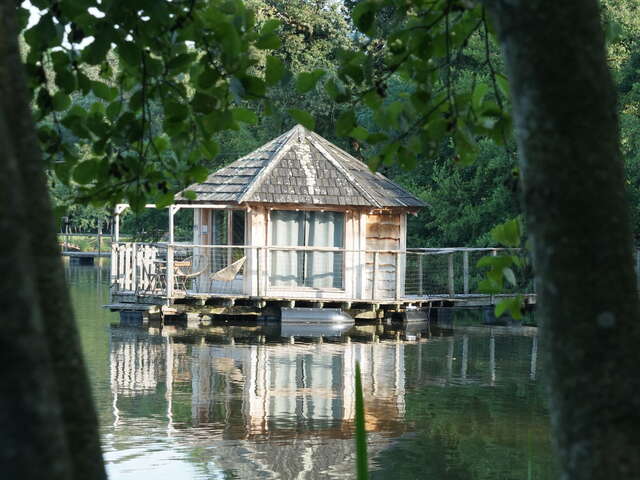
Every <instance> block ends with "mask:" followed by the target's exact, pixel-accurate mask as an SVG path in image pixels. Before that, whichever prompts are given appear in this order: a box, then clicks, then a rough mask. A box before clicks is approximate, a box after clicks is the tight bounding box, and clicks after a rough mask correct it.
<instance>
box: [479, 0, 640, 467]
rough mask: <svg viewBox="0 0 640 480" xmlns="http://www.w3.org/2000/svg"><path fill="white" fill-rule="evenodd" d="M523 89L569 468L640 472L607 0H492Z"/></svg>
mask: <svg viewBox="0 0 640 480" xmlns="http://www.w3.org/2000/svg"><path fill="white" fill-rule="evenodd" d="M486 5H487V7H488V9H489V12H490V14H491V15H492V17H493V19H494V20H495V23H496V26H497V30H498V32H499V34H498V35H499V40H500V44H501V46H502V48H503V53H504V56H505V60H506V65H507V71H508V76H509V81H510V85H511V90H512V97H513V98H512V101H513V111H514V119H515V132H516V138H517V142H518V149H519V154H520V167H521V172H522V177H523V192H524V199H525V211H526V219H527V228H528V232H529V234H530V237H531V240H532V245H533V263H534V268H535V271H536V291H537V293H538V307H539V308H538V318H540V319H541V320H542V332H543V339H544V342H545V346H546V351H547V355H546V358H547V368H546V370H547V373H548V377H549V385H550V391H551V392H550V393H551V420H552V426H553V431H554V437H555V440H556V443H557V451H558V454H559V458H560V466H561V470H562V473H563V478H568V479H612V478H616V479H631V478H634V479H635V478H640V455H638V452H639V451H640V436H639V435H638V432H640V415H639V413H638V412H640V375H638V360H637V359H638V353H637V352H638V345H639V343H640V322H639V320H640V316H639V315H638V314H639V303H638V292H637V284H636V276H635V273H634V270H633V244H632V235H631V228H630V221H629V213H628V204H627V201H626V199H625V185H624V177H623V164H622V159H621V154H620V147H619V139H618V120H617V114H616V98H615V90H614V86H613V82H612V79H611V76H610V73H609V71H608V68H607V61H606V51H605V45H604V38H603V32H602V28H601V20H600V11H599V5H598V1H597V0H566V1H562V2H548V1H543V0H486Z"/></svg>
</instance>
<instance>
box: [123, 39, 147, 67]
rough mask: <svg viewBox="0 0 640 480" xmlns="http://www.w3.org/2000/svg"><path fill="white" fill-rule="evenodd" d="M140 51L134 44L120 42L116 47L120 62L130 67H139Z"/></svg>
mask: <svg viewBox="0 0 640 480" xmlns="http://www.w3.org/2000/svg"><path fill="white" fill-rule="evenodd" d="M141 53H142V51H141V50H140V49H139V48H138V46H137V45H136V44H135V43H134V42H122V43H120V44H119V45H118V55H119V56H120V58H121V59H122V61H123V62H124V63H125V64H126V65H129V66H130V67H135V68H137V67H139V66H140V61H141V60H142V55H141Z"/></svg>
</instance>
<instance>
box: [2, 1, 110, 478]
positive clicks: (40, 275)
mask: <svg viewBox="0 0 640 480" xmlns="http://www.w3.org/2000/svg"><path fill="white" fill-rule="evenodd" d="M15 9H16V4H15V2H14V1H11V0H0V171H1V172H2V174H1V175H0V232H2V235H0V249H1V250H0V285H1V287H0V288H1V290H0V308H1V309H2V313H3V319H4V321H3V322H2V329H0V359H1V360H2V363H1V365H0V471H2V475H3V476H6V477H7V478H20V479H32V478H33V479H42V478H54V479H57V478H64V479H78V480H80V479H89V480H93V479H100V478H105V472H104V465H103V461H102V454H101V451H100V441H99V436H98V429H97V419H96V414H95V410H94V407H93V402H92V398H91V391H90V389H89V382H88V378H87V375H86V371H85V367H84V363H83V357H82V353H81V350H80V342H79V338H78V334H77V331H76V327H75V322H74V319H73V314H72V310H71V304H70V301H69V296H68V292H67V287H66V283H65V277H64V269H63V266H62V262H61V259H60V254H59V251H58V246H57V237H56V231H55V224H54V216H53V212H52V209H51V205H50V202H49V194H48V190H47V183H46V177H45V173H44V165H43V163H42V157H41V154H40V151H39V149H38V142H37V138H36V135H35V130H34V123H33V120H32V118H31V114H30V110H29V98H30V95H29V93H28V90H27V87H26V83H25V77H24V75H23V71H22V68H23V67H22V64H21V61H20V56H19V51H18V40H17V31H16V22H15V20H16V15H15V13H16V10H15Z"/></svg>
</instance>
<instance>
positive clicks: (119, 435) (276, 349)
mask: <svg viewBox="0 0 640 480" xmlns="http://www.w3.org/2000/svg"><path fill="white" fill-rule="evenodd" d="M106 265H107V264H106V263H104V264H103V267H102V268H98V267H88V266H69V267H68V269H67V273H68V279H69V282H70V285H71V290H72V296H73V301H74V306H75V310H76V316H77V320H78V323H79V328H80V333H81V338H82V343H83V348H84V352H85V355H86V361H87V365H88V369H89V373H90V377H91V381H92V385H93V392H94V397H95V401H96V405H97V409H98V414H99V416H100V423H101V430H102V442H103V448H104V453H105V458H106V461H107V469H108V472H109V475H110V478H111V479H112V480H121V479H123V480H124V479H136V480H143V479H152V480H162V479H171V480H180V479H227V478H229V479H230V478H242V479H244V478H247V479H253V478H282V479H298V478H299V479H316V478H318V479H325V478H327V479H331V478H354V471H355V448H354V440H353V430H354V413H355V411H354V388H353V372H354V367H355V362H356V361H359V362H360V364H361V368H362V379H363V387H364V393H365V404H366V419H365V421H366V428H367V431H368V442H369V458H370V470H371V478H374V479H377V478H380V479H386V478H392V479H394V480H404V479H417V478H428V479H434V480H453V479H456V480H458V479H460V480H463V479H482V480H485V479H486V480H507V479H514V480H516V479H527V480H531V479H539V480H541V479H552V478H555V477H556V474H555V472H556V470H555V465H554V461H553V459H552V453H551V442H550V438H549V419H548V410H547V405H546V401H545V394H544V388H543V387H542V384H541V382H540V375H541V374H542V372H541V365H542V358H541V352H540V351H538V348H537V336H536V335H537V332H536V329H535V328H531V327H519V328H515V327H511V328H509V327H488V326H483V325H481V321H482V314H481V312H477V311H475V312H474V311H468V310H465V311H462V310H461V311H455V312H454V315H453V328H450V329H438V328H436V327H433V326H432V327H431V329H430V332H429V331H428V330H427V329H426V326H425V325H421V326H415V327H411V328H410V329H409V330H408V331H407V330H403V329H401V328H400V327H398V326H395V325H393V324H389V325H387V324H381V325H376V324H369V325H359V326H358V327H356V328H355V329H353V330H351V331H350V332H348V333H349V336H350V338H351V341H350V342H347V340H346V338H345V337H343V338H341V339H328V338H325V339H324V341H323V342H322V343H321V342H320V341H319V340H318V339H317V338H305V339H303V340H296V342H295V344H293V345H292V344H290V340H289V339H288V338H281V337H280V334H281V332H280V330H279V328H280V327H279V326H278V325H257V324H255V323H254V324H252V325H248V326H243V325H239V324H235V325H234V324H230V323H227V324H221V325H214V326H209V327H206V328H202V329H192V330H187V329H186V328H185V327H181V326H165V327H164V328H162V329H161V328H159V326H158V325H153V324H152V325H148V326H145V327H127V326H122V325H120V324H119V316H118V315H117V314H114V313H110V312H109V311H107V310H105V309H103V308H101V307H102V305H103V304H105V303H108V270H107V269H106ZM285 333H286V334H287V336H288V334H289V333H290V332H285Z"/></svg>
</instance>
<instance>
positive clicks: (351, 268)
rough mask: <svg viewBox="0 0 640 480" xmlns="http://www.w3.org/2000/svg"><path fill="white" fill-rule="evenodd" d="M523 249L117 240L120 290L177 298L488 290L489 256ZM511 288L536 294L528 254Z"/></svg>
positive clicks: (372, 296) (371, 297) (114, 269)
mask: <svg viewBox="0 0 640 480" xmlns="http://www.w3.org/2000/svg"><path fill="white" fill-rule="evenodd" d="M487 255H493V256H500V255H520V251H518V250H507V249H500V248H441V249H407V250H347V249H340V248H329V247H326V248H322V247H280V246H271V247H253V246H235V245H233V246H230V245H190V244H188V245H187V244H166V243H130V242H121V243H114V244H113V245H112V263H111V280H112V281H111V283H112V291H113V292H114V293H115V292H128V293H136V294H138V295H155V296H166V297H176V296H185V295H229V296H233V295H237V296H241V295H245V296H252V297H278V296H280V297H282V298H287V296H288V295H292V294H295V295H298V296H299V295H302V296H303V297H305V296H306V297H309V298H320V297H319V296H318V295H317V292H322V293H323V295H324V298H329V297H331V298H336V299H340V298H345V299H356V300H366V301H371V302H373V303H375V301H376V300H400V299H403V300H406V299H426V298H429V297H434V296H437V297H456V296H461V295H464V296H468V295H482V294H485V292H483V291H482V290H481V288H480V282H481V280H482V279H483V278H484V277H485V273H486V270H487V269H486V267H485V268H481V267H478V266H477V263H478V260H479V259H480V258H482V257H484V256H487ZM522 265H524V266H523V267H521V268H519V271H516V272H515V274H516V275H515V276H516V279H517V282H518V283H517V284H516V285H515V286H508V285H507V286H506V287H507V288H506V290H505V293H533V273H532V271H531V269H530V268H529V267H528V266H527V265H528V262H527V261H526V259H523V262H522Z"/></svg>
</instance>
